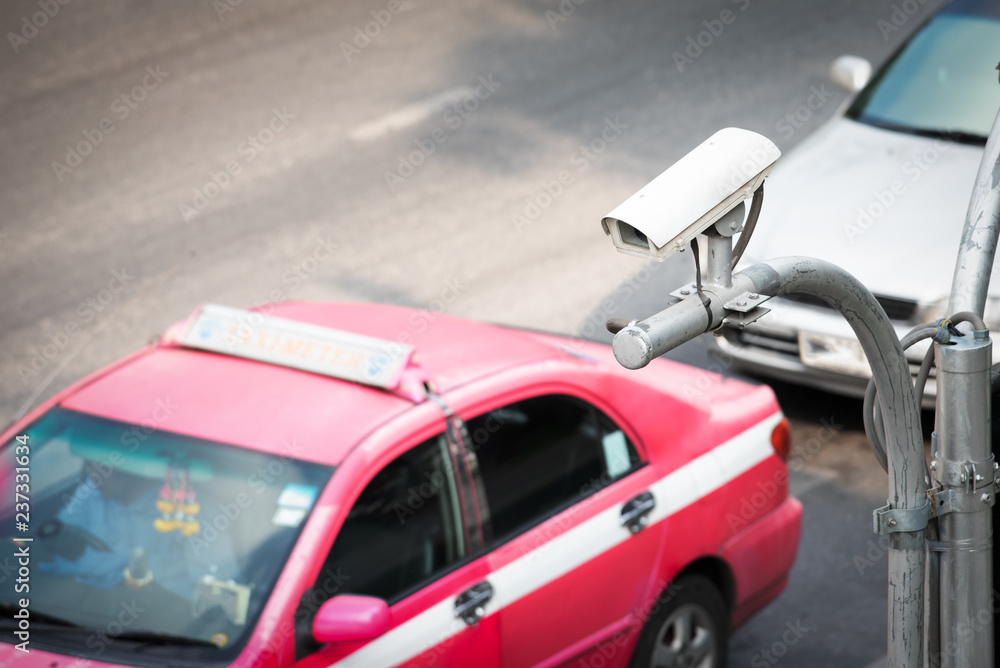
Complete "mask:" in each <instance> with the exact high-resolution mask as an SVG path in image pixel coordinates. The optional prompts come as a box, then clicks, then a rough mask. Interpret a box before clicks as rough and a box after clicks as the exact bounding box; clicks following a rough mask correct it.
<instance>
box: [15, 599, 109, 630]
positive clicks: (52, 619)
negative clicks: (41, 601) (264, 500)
mask: <svg viewBox="0 0 1000 668" xmlns="http://www.w3.org/2000/svg"><path fill="white" fill-rule="evenodd" d="M15 609H16V608H15V607H14V606H13V605H12V604H11V603H9V602H7V601H2V602H0V610H4V611H5V613H6V612H7V611H12V610H15ZM29 615H30V617H28V619H29V621H30V622H31V623H35V622H44V623H46V624H52V625H53V626H55V627H63V628H66V629H74V630H75V629H83V630H87V631H91V630H93V629H90V628H88V627H86V626H81V625H80V624H77V623H76V622H71V621H69V620H68V619H63V618H62V617H56V616H55V615H49V614H46V613H44V612H35V611H34V610H29ZM3 623H4V626H7V625H8V624H10V626H11V627H16V626H17V624H18V620H17V619H15V618H14V617H13V616H12V615H7V614H4V616H3Z"/></svg>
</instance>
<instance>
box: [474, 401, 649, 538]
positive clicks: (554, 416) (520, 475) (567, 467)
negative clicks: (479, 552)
mask: <svg viewBox="0 0 1000 668" xmlns="http://www.w3.org/2000/svg"><path fill="white" fill-rule="evenodd" d="M467 426H468V432H469V437H470V438H469V440H470V441H471V443H470V448H471V449H472V451H473V452H474V454H475V456H476V458H477V459H478V461H479V470H480V475H481V479H482V490H483V494H484V495H485V496H486V500H487V503H488V506H489V514H490V520H491V521H490V524H491V529H492V532H491V533H492V535H493V538H494V541H493V542H494V544H495V543H497V542H502V541H503V540H506V539H508V538H510V537H511V536H513V535H514V534H516V533H519V532H521V531H524V530H526V529H528V528H530V527H531V526H533V525H535V524H538V523H539V522H541V521H543V520H544V519H546V518H547V517H550V516H551V515H553V514H555V513H557V512H559V511H560V510H562V509H564V508H566V507H568V506H569V505H571V504H572V503H573V502H575V501H577V500H579V499H581V498H583V497H585V496H587V495H589V494H591V493H593V492H595V491H596V490H598V489H600V488H601V487H604V486H606V485H608V484H610V483H611V482H614V481H615V480H617V479H619V478H621V477H623V476H625V475H628V473H630V472H631V471H633V470H635V469H636V468H638V467H640V466H642V461H641V460H640V459H639V456H638V454H637V453H636V450H635V447H634V446H633V445H632V443H631V442H629V440H628V438H627V437H626V436H625V433H624V432H623V431H622V430H621V428H619V427H618V426H617V425H615V423H614V422H612V421H611V420H610V419H609V418H608V417H607V416H606V415H604V414H603V413H602V412H601V411H599V410H598V409H597V408H595V407H594V406H592V405H590V404H588V403H586V402H584V401H582V400H580V399H577V398H575V397H569V396H565V395H547V396H542V397H536V398H533V399H527V400H525V401H520V402H517V403H515V404H510V405H507V406H504V407H502V408H498V409H496V410H492V411H490V412H488V413H485V414H483V415H481V416H478V417H476V418H473V419H470V420H469V421H468V423H467Z"/></svg>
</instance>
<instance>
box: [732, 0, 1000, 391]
mask: <svg viewBox="0 0 1000 668" xmlns="http://www.w3.org/2000/svg"><path fill="white" fill-rule="evenodd" d="M998 60H1000V2H997V1H996V0H957V1H956V2H953V3H951V4H949V5H947V6H945V7H944V8H943V9H942V10H941V11H939V12H938V13H937V14H936V15H934V16H933V17H932V18H931V19H930V20H929V21H927V23H925V24H924V25H923V26H922V27H920V28H919V29H918V30H917V31H916V33H915V34H914V35H913V36H912V37H911V38H910V39H909V40H908V41H907V42H906V43H905V44H904V45H903V46H902V48H900V49H899V51H897V52H896V54H895V55H894V56H893V57H892V58H891V59H890V60H889V61H888V63H886V64H885V65H884V66H883V67H882V68H881V70H880V71H878V72H877V73H876V74H875V75H874V76H873V77H870V80H869V73H870V72H871V66H870V64H869V63H868V62H867V61H866V60H864V59H862V58H858V57H854V56H844V57H841V58H839V59H837V61H835V62H834V64H833V66H832V67H831V75H832V78H833V79H834V81H835V82H836V83H838V84H840V85H843V86H844V87H846V88H848V90H851V91H852V92H857V91H860V92H858V93H857V95H856V96H855V97H854V98H853V99H852V100H850V101H849V102H848V104H846V105H845V108H844V109H843V110H842V111H841V113H838V115H837V116H836V117H835V118H834V119H833V120H831V121H829V122H828V123H827V124H826V125H824V126H823V127H822V128H821V129H820V130H818V131H817V132H816V133H815V134H813V135H812V136H810V137H809V138H808V139H806V140H805V141H803V142H802V144H801V145H799V146H797V147H796V148H795V149H794V150H792V151H790V152H789V153H788V154H787V156H786V157H784V158H783V159H782V160H780V161H779V162H778V165H777V167H775V170H774V173H773V175H772V176H771V178H770V179H769V180H768V184H767V197H766V201H765V204H764V208H763V212H762V215H761V220H760V224H758V225H757V230H756V232H755V233H754V237H753V240H752V241H751V242H750V244H749V246H748V248H747V252H746V255H745V256H744V259H743V262H742V265H743V266H747V265H749V264H753V263H754V262H758V261H761V260H766V259H769V258H775V257H781V256H787V255H810V256H814V257H819V258H822V259H824V260H828V261H830V262H833V263H835V264H838V265H840V266H841V267H843V268H845V269H846V270H847V271H849V272H851V273H852V274H854V275H855V276H856V277H858V278H859V279H860V280H861V281H862V282H863V283H864V284H865V285H867V286H868V287H869V288H870V289H871V291H872V292H873V293H874V294H875V295H876V297H877V298H878V299H879V302H880V303H881V304H882V306H883V308H884V309H885V311H886V313H887V315H888V316H889V318H890V319H891V320H892V321H893V324H894V325H895V327H896V329H897V332H898V333H899V335H900V336H902V335H903V334H905V333H906V332H907V331H909V330H910V329H911V328H912V327H913V326H914V325H915V324H918V323H920V322H926V321H933V320H936V319H937V318H941V317H945V316H946V315H947V314H946V313H945V310H946V308H947V301H948V294H949V292H950V289H951V281H952V274H953V272H954V267H955V257H956V254H957V251H958V244H959V239H960V238H961V234H962V228H963V225H964V223H965V216H966V211H967V209H968V205H969V197H970V195H971V193H972V186H973V182H974V180H975V177H976V172H977V170H978V168H979V162H980V159H981V158H982V154H983V146H984V145H985V143H986V137H987V136H988V135H989V132H990V128H991V127H992V125H993V121H994V119H995V118H996V116H997V110H998V108H1000V83H998V76H997V70H996V68H998V65H997V61H998ZM997 273H998V272H996V271H994V279H993V281H992V285H991V287H990V298H989V300H988V301H987V305H986V323H987V324H988V325H989V327H990V329H991V330H992V331H993V332H994V337H995V338H996V337H997V336H1000V335H997V332H998V330H1000V281H998V280H997V279H996V275H997ZM767 306H768V307H769V308H771V313H769V314H768V315H767V316H765V317H764V318H761V319H760V320H758V321H757V322H756V323H755V324H753V325H751V326H749V327H747V328H746V329H743V330H737V329H735V328H733V329H726V330H724V331H723V332H722V335H721V336H719V337H716V338H715V341H716V347H715V350H714V353H715V354H716V355H718V356H721V357H722V358H723V359H724V361H726V362H729V363H731V364H732V365H734V366H736V367H738V368H740V369H743V370H748V371H751V372H756V373H758V374H760V375H764V376H768V377H772V378H778V379H781V380H787V381H791V382H795V383H800V384H803V385H810V386H814V387H818V388H821V389H825V390H829V391H834V392H838V393H841V394H848V395H855V396H861V395H862V394H863V392H864V387H865V385H866V384H867V380H868V378H869V377H870V375H871V374H870V371H869V367H868V363H867V361H866V360H865V357H864V354H863V353H862V352H861V347H860V345H859V344H858V342H857V340H856V338H855V337H854V334H853V332H852V331H851V329H850V327H849V326H848V325H847V323H846V322H845V321H844V319H843V318H842V317H841V316H840V315H839V314H838V313H836V312H835V311H833V310H832V309H831V308H829V307H828V306H827V305H826V304H825V303H823V302H820V301H818V300H814V299H811V298H806V297H798V296H795V295H792V296H790V297H785V298H775V299H771V300H770V301H769V302H768V303H767ZM926 345H927V344H926V343H925V344H924V345H923V346H921V345H917V346H914V347H913V348H910V350H908V351H907V356H908V358H909V360H910V362H911V369H912V370H913V372H914V373H916V370H917V367H919V364H920V360H921V358H922V357H923V355H924V352H925V351H926ZM998 350H1000V346H994V355H995V359H994V361H1000V355H998V354H997V353H998ZM934 393H935V386H934V383H933V376H932V380H931V381H930V382H929V383H928V386H927V394H926V395H925V403H927V402H932V401H933V396H934Z"/></svg>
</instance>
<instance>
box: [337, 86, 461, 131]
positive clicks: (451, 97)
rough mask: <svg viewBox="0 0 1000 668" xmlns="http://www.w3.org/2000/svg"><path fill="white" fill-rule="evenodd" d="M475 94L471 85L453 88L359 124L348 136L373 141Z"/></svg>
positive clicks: (414, 123)
mask: <svg viewBox="0 0 1000 668" xmlns="http://www.w3.org/2000/svg"><path fill="white" fill-rule="evenodd" d="M475 94H476V92H475V89H474V88H472V87H470V86H460V87H458V88H452V89H450V90H446V91H444V92H443V93H438V94H437V95H435V96H433V97H429V98H427V99H425V100H420V101H419V102H414V103H413V104H408V105H406V106H405V107H401V108H400V109H397V110H396V111H393V112H390V113H388V114H386V115H385V116H380V117H379V118H376V119H375V120H372V121H368V122H367V123H364V124H363V125H359V126H358V127H356V128H354V129H353V130H351V132H350V133H349V134H348V135H347V136H348V137H349V138H351V139H353V140H354V141H372V140H374V139H378V138H379V137H384V136H385V135H387V134H389V133H390V132H395V131H396V130H402V129H403V128H408V127H410V126H411V125H416V124H417V123H419V122H421V121H423V120H426V119H428V118H430V117H431V116H433V115H434V114H436V113H439V112H442V111H444V110H445V109H447V108H448V107H450V106H451V105H453V104H455V103H456V102H461V101H463V100H467V99H469V98H470V97H473V96H474V95H475Z"/></svg>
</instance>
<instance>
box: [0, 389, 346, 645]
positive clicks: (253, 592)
mask: <svg viewBox="0 0 1000 668" xmlns="http://www.w3.org/2000/svg"><path fill="white" fill-rule="evenodd" d="M25 437H26V438H25ZM25 444H26V445H27V447H23V446H24V445H25ZM19 446H22V447H19ZM295 450H296V447H295V445H294V442H293V441H290V442H288V443H286V444H285V446H284V449H283V451H282V453H281V454H267V453H261V452H256V451H253V450H247V449H243V448H237V447H233V446H228V445H223V444H219V443H214V442H211V441H206V440H202V439H197V438H191V437H187V436H182V435H178V434H173V433H169V432H165V431H162V430H158V429H155V428H153V427H151V426H147V425H141V424H140V425H133V424H126V423H123V422H117V421H114V420H108V419H104V418H99V417H95V416H91V415H88V414H84V413H79V412H75V411H70V410H66V409H61V408H56V409H53V410H51V411H49V412H48V413H46V414H45V415H44V416H43V417H42V418H41V419H39V420H37V421H36V422H35V423H34V424H33V425H32V426H31V427H30V428H29V429H28V430H27V431H26V432H25V433H24V434H20V435H18V437H15V438H14V439H12V440H11V441H10V442H9V443H7V444H5V445H4V447H3V449H2V450H0V489H3V490H11V493H10V494H7V493H5V494H4V495H3V499H2V500H0V538H3V539H4V541H5V542H6V543H7V544H8V545H12V544H13V545H19V546H25V545H26V546H27V549H28V550H29V551H30V555H31V557H30V578H22V579H21V580H23V582H21V583H20V584H19V581H18V579H17V578H15V577H10V576H9V577H7V578H5V579H0V582H2V583H3V584H0V607H2V608H6V609H8V610H9V609H12V608H16V607H17V606H18V605H19V601H20V600H21V599H25V598H26V599H28V600H29V602H30V606H29V607H30V610H29V612H30V615H31V618H32V626H31V643H32V645H36V646H39V647H43V648H47V649H53V650H54V651H67V650H68V651H69V653H72V654H73V655H76V656H84V657H88V658H98V657H100V658H101V659H102V660H107V661H117V662H121V663H129V664H136V665H155V664H158V663H162V662H165V661H167V662H169V661H170V660H172V659H183V660H185V661H188V660H190V661H208V662H213V663H214V662H216V661H220V660H222V661H228V660H231V659H232V658H235V656H236V655H237V654H238V652H239V650H240V649H241V648H242V646H243V644H244V643H245V642H246V640H248V639H249V633H250V630H251V629H252V628H253V626H254V623H255V621H256V618H257V616H258V615H259V614H260V612H261V610H262V608H263V606H264V604H265V603H266V600H267V597H268V594H269V593H270V591H271V588H272V587H273V585H274V583H275V581H276V580H277V578H278V575H279V574H280V572H281V569H282V567H283V566H284V564H285V561H286V559H287V557H288V555H289V553H290V552H291V550H292V547H293V545H294V544H295V541H296V540H297V538H298V536H299V533H300V531H301V529H302V527H303V525H304V524H305V522H306V520H307V519H308V517H309V514H310V511H311V510H312V507H313V504H314V503H315V501H316V498H317V497H318V496H319V493H320V491H321V490H322V488H323V486H324V485H325V484H326V482H327V481H328V480H329V478H330V475H331V473H332V467H328V466H322V465H318V464H313V463H309V462H304V461H300V460H297V459H295V458H294V454H295ZM22 455H30V456H29V457H28V458H27V459H25V458H23V457H22ZM25 464H27V466H25ZM24 483H27V485H28V486H27V487H22V486H20V485H22V484H24ZM15 488H16V489H17V490H18V491H21V492H27V494H26V495H25V496H26V497H27V505H23V506H22V505H18V506H15V494H14V493H13V490H15ZM25 500H26V499H25V498H24V497H18V501H25ZM28 537H30V538H31V541H30V542H28V541H25V540H23V539H25V538H28ZM18 539H22V540H20V541H18ZM9 552H10V551H9V550H8V553H9ZM3 617H5V618H8V622H9V620H10V619H11V618H12V616H11V615H10V614H7V612H4V614H3ZM3 626H4V625H0V628H3ZM4 630H8V629H4ZM4 635H5V636H9V635H10V634H9V633H5V634H4ZM139 654H141V658H140V659H138V660H137V656H138V655H139ZM116 656H117V657H119V658H118V659H116Z"/></svg>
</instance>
